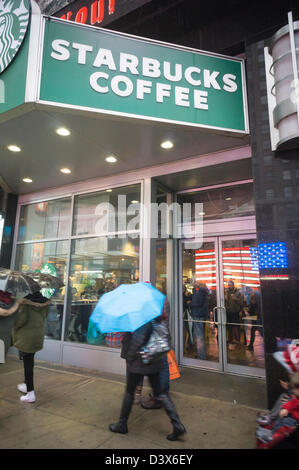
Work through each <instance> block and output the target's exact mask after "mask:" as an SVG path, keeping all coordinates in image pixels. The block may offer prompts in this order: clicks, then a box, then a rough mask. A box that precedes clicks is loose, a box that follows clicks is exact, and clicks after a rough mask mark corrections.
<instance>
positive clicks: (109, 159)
mask: <svg viewBox="0 0 299 470" xmlns="http://www.w3.org/2000/svg"><path fill="white" fill-rule="evenodd" d="M105 160H106V162H108V163H116V162H117V158H116V157H115V156H114V155H109V156H108V157H106V158H105Z"/></svg>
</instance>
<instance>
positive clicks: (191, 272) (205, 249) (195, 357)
mask: <svg viewBox="0 0 299 470" xmlns="http://www.w3.org/2000/svg"><path fill="white" fill-rule="evenodd" d="M180 254H181V256H180V259H181V266H180V272H181V280H182V282H181V295H180V299H181V325H182V329H181V347H180V351H181V357H180V359H181V363H182V364H184V365H189V366H194V367H201V368H207V369H213V370H222V368H223V360H222V351H221V347H219V344H220V346H221V343H222V340H221V335H222V329H221V328H219V321H221V317H218V315H217V312H218V311H220V310H221V297H220V291H219V281H218V279H219V272H218V271H219V259H218V240H217V238H216V237H215V238H206V239H204V241H203V242H201V241H200V242H196V241H195V242H192V243H190V242H187V241H184V240H182V241H181V243H180Z"/></svg>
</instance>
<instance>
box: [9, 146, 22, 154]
mask: <svg viewBox="0 0 299 470" xmlns="http://www.w3.org/2000/svg"><path fill="white" fill-rule="evenodd" d="M7 148H8V150H10V151H11V152H21V149H20V147H18V146H17V145H8V146H7Z"/></svg>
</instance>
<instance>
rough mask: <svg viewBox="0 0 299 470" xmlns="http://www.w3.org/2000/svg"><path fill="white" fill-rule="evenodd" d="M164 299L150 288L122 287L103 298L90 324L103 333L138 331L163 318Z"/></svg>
mask: <svg viewBox="0 0 299 470" xmlns="http://www.w3.org/2000/svg"><path fill="white" fill-rule="evenodd" d="M164 299H165V295H164V294H162V293H161V292H160V291H158V290H157V289H156V288H155V287H153V286H152V285H151V284H148V283H144V282H139V283H137V284H121V285H120V286H119V287H117V288H116V289H114V290H113V291H111V292H108V293H107V294H104V295H103V296H102V297H101V298H100V300H99V302H98V303H97V305H96V307H95V309H94V311H93V313H92V315H91V316H90V322H93V325H95V327H96V328H98V329H99V331H100V332H101V333H113V332H120V331H121V332H123V331H135V330H137V329H138V328H139V327H141V326H142V325H144V324H145V323H147V322H149V321H151V320H153V319H154V318H156V317H158V316H160V315H161V314H162V309H163V303H164Z"/></svg>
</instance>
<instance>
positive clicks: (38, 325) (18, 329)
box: [12, 273, 63, 403]
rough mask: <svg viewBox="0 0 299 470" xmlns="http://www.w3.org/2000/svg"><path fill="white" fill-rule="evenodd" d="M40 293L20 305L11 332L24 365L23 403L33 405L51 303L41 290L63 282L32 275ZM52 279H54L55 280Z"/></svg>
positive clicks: (25, 299) (45, 276)
mask: <svg viewBox="0 0 299 470" xmlns="http://www.w3.org/2000/svg"><path fill="white" fill-rule="evenodd" d="M27 275H28V276H32V278H33V279H34V281H35V282H36V283H37V282H38V284H37V286H38V290H35V292H34V293H32V294H29V295H27V296H26V297H25V298H24V299H23V300H22V301H21V303H20V308H19V316H18V320H17V322H16V325H15V327H14V328H13V331H12V337H13V345H14V346H15V347H16V348H17V349H18V350H19V356H20V359H23V363H24V383H21V384H19V385H18V390H19V391H20V392H22V393H23V394H24V395H23V396H21V398H20V400H21V401H22V402H25V403H33V402H35V400H36V397H35V392H34V383H33V370H34V355H35V353H36V352H37V351H39V350H41V349H42V348H43V344H44V337H45V333H46V319H47V315H48V313H49V306H50V303H51V301H50V300H49V299H48V298H46V297H44V296H43V295H42V294H41V292H40V288H41V287H42V288H45V289H49V288H53V287H54V288H57V287H58V286H59V287H61V286H62V285H63V283H62V282H61V281H60V280H59V279H57V278H55V277H53V276H49V275H48V274H45V275H43V274H41V273H32V274H28V273H27ZM52 278H53V279H52Z"/></svg>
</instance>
